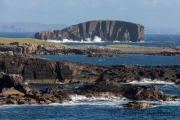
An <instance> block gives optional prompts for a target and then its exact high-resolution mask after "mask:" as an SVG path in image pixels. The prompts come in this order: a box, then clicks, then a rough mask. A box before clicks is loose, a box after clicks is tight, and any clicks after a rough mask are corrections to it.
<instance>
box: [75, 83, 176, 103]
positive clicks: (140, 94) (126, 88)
mask: <svg viewBox="0 0 180 120" xmlns="http://www.w3.org/2000/svg"><path fill="white" fill-rule="evenodd" d="M78 90H79V91H77V94H81V95H85V96H87V97H92V96H94V97H101V95H102V94H103V93H104V94H108V96H110V97H113V96H115V97H122V96H123V97H126V98H128V99H131V100H147V101H161V100H162V101H172V100H174V99H173V98H172V97H170V96H167V95H165V94H164V93H163V92H162V91H160V90H158V89H156V88H155V87H153V86H140V85H124V84H109V83H106V82H98V83H95V84H92V85H85V86H83V87H80V88H78Z"/></svg>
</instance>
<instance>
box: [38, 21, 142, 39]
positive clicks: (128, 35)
mask: <svg viewBox="0 0 180 120" xmlns="http://www.w3.org/2000/svg"><path fill="white" fill-rule="evenodd" d="M95 36H98V37H100V38H101V39H102V40H103V41H114V40H116V41H132V42H137V41H143V40H144V27H143V26H142V25H139V24H135V23H131V22H125V21H116V20H93V21H88V22H84V23H80V24H77V25H73V26H70V27H68V28H65V29H62V30H54V31H42V32H37V33H36V34H35V38H36V39H42V40H47V39H53V40H63V39H72V40H78V41H81V40H84V41H88V40H93V39H94V37H95Z"/></svg>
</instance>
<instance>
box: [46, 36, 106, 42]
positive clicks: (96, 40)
mask: <svg viewBox="0 0 180 120" xmlns="http://www.w3.org/2000/svg"><path fill="white" fill-rule="evenodd" d="M47 41H48V42H55V43H100V42H104V41H102V39H101V38H100V37H98V36H94V39H93V40H91V38H86V39H85V40H83V39H82V40H81V41H78V40H72V39H63V40H51V39H48V40H47Z"/></svg>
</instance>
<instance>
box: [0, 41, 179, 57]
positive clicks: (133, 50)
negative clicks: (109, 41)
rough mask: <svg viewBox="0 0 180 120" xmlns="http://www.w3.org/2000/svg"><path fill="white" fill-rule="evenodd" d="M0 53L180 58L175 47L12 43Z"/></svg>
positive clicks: (0, 46)
mask: <svg viewBox="0 0 180 120" xmlns="http://www.w3.org/2000/svg"><path fill="white" fill-rule="evenodd" d="M0 51H2V52H7V51H11V52H14V53H20V54H46V55H89V56H90V57H117V55H118V54H148V55H162V56H180V49H179V48H178V47H176V46H174V47H172V46H125V47H124V46H118V47H109V46H61V47H59V46H46V45H35V44H30V43H18V42H14V43H11V44H9V45H0Z"/></svg>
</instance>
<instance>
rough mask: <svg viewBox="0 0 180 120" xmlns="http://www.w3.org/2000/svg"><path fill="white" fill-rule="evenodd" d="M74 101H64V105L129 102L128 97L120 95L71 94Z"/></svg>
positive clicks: (110, 104) (107, 104)
mask: <svg viewBox="0 0 180 120" xmlns="http://www.w3.org/2000/svg"><path fill="white" fill-rule="evenodd" d="M70 97H71V99H72V101H68V102H63V103H62V105H64V106H72V105H73V106H74V105H96V106H119V105H121V104H126V103H128V102H129V100H128V99H126V98H124V97H123V98H120V97H110V98H105V97H99V98H95V97H90V98H88V97H86V96H82V95H71V96H70Z"/></svg>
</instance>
